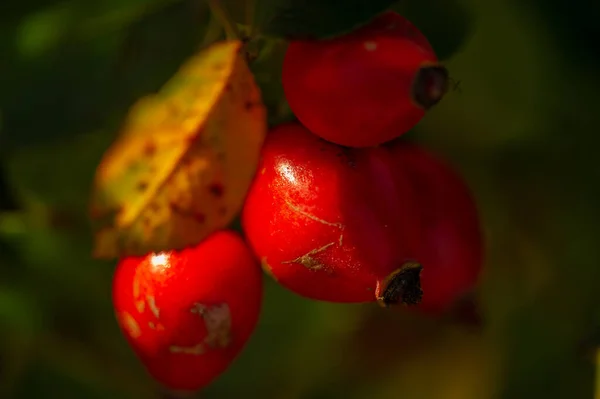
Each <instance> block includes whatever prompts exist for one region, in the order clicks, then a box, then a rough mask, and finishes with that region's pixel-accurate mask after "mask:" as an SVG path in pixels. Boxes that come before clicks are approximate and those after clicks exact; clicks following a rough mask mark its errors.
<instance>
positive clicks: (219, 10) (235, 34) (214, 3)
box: [207, 0, 242, 40]
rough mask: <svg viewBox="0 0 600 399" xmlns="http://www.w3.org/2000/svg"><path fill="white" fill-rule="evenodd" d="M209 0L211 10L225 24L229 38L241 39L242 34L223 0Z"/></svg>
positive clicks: (224, 27)
mask: <svg viewBox="0 0 600 399" xmlns="http://www.w3.org/2000/svg"><path fill="white" fill-rule="evenodd" d="M207 2H208V6H209V7H210V11H211V12H212V14H213V15H214V16H215V18H217V19H218V20H219V22H220V23H221V25H222V26H223V29H224V30H225V34H226V35H227V38H228V39H231V40H241V39H242V35H241V34H240V31H239V30H238V28H237V25H236V23H235V22H234V21H233V20H232V19H231V16H230V15H229V13H228V12H227V10H226V9H225V7H223V5H222V4H221V2H220V1H219V0H207Z"/></svg>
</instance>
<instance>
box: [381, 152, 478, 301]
mask: <svg viewBox="0 0 600 399" xmlns="http://www.w3.org/2000/svg"><path fill="white" fill-rule="evenodd" d="M390 150H391V151H392V153H393V154H394V160H395V161H396V163H397V170H398V173H403V174H406V176H408V178H409V179H410V180H411V182H412V185H413V187H414V188H415V191H416V195H417V197H418V199H419V205H420V208H419V209H420V211H421V212H420V213H421V225H422V226H423V228H422V230H421V232H422V250H421V251H420V254H419V261H420V262H421V263H422V265H423V272H422V273H421V286H422V288H423V292H424V294H423V300H422V302H421V304H420V305H419V307H418V308H419V309H422V310H425V311H428V312H435V313H438V312H441V311H444V310H447V309H448V308H449V307H451V306H452V305H453V304H455V302H456V300H457V299H459V298H460V297H461V296H462V295H463V294H466V293H467V292H468V291H470V290H471V289H472V288H473V287H474V286H475V284H476V283H477V279H478V276H479V273H480V271H481V268H482V264H483V243H482V241H483V240H482V234H481V229H480V221H479V216H478V212H477V207H476V204H475V202H474V199H473V197H472V196H471V193H470V191H469V188H468V187H467V185H466V183H465V182H464V181H463V179H462V178H461V177H460V176H459V175H458V174H456V172H455V171H454V170H452V168H451V167H450V166H449V165H447V164H446V163H445V162H444V161H442V160H441V159H439V158H438V157H437V156H435V155H433V154H432V153H430V152H428V151H426V150H425V149H423V148H421V147H418V146H416V145H409V144H406V143H400V142H398V143H394V144H393V145H392V146H390Z"/></svg>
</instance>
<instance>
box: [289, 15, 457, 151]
mask: <svg viewBox="0 0 600 399" xmlns="http://www.w3.org/2000/svg"><path fill="white" fill-rule="evenodd" d="M282 83H283V88H284V92H285V96H286V99H287V101H288V103H289V106H290V108H291V110H292V111H293V112H294V114H295V115H296V117H297V118H298V119H299V120H300V122H302V124H303V125H304V126H306V127H307V128H308V129H309V130H310V131H311V132H313V133H314V134H316V135H318V136H320V137H322V138H324V139H325V140H328V141H331V142H333V143H336V144H340V145H343V146H349V147H369V146H376V145H379V144H381V143H384V142H387V141H390V140H392V139H394V138H396V137H398V136H400V135H402V134H404V133H406V132H407V131H408V130H410V129H411V128H412V127H413V126H414V125H416V124H417V123H418V122H419V121H420V120H421V118H422V117H423V116H424V115H425V111H426V110H427V109H429V108H430V107H432V106H433V105H435V104H437V103H438V102H439V101H440V100H441V98H442V97H443V96H444V94H445V93H446V91H447V88H448V72H447V70H446V68H444V67H443V66H442V65H440V64H439V63H438V59H437V57H436V55H435V53H434V51H433V49H432V48H431V46H430V44H429V42H428V41H427V39H426V38H425V37H424V36H423V34H422V33H421V32H420V31H419V30H418V29H417V28H416V27H415V26H414V25H412V24H411V23H410V22H409V21H408V20H406V18H404V17H402V16H401V15H399V14H397V13H394V12H391V11H390V12H386V13H384V14H382V15H380V16H378V17H376V18H374V19H373V20H372V21H371V22H369V23H368V24H367V25H365V26H363V27H361V28H359V29H357V30H355V31H353V32H351V33H348V34H346V35H342V36H338V37H335V38H332V39H327V40H296V41H292V42H290V45H289V47H288V49H287V51H286V54H285V59H284V63H283V70H282Z"/></svg>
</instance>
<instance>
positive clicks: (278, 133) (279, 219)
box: [242, 124, 421, 305]
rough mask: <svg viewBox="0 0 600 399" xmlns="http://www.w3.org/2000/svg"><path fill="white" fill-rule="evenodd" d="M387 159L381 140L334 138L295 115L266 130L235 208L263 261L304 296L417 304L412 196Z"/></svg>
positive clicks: (416, 232)
mask: <svg viewBox="0 0 600 399" xmlns="http://www.w3.org/2000/svg"><path fill="white" fill-rule="evenodd" d="M393 168H394V161H393V159H392V154H391V153H390V152H389V150H388V149H386V148H383V147H374V148H365V149H352V148H347V147H341V146H338V145H335V144H332V143H329V142H326V141H324V140H322V139H319V138H318V137H317V136H315V135H313V134H311V133H310V132H309V131H308V130H307V129H306V128H304V127H303V126H302V125H300V124H285V125H281V126H278V127H276V128H275V129H273V130H272V131H271V132H270V133H269V135H268V136H267V139H266V142H265V144H264V147H263V150H262V158H261V162H260V164H259V167H258V169H257V170H258V173H257V175H256V177H255V180H254V182H253V184H252V186H251V188H250V190H249V192H248V195H247V197H246V202H245V205H244V209H243V211H242V223H243V227H244V230H245V232H246V236H247V238H248V242H249V243H250V245H251V246H252V248H253V249H254V252H255V253H256V254H257V255H258V257H259V258H260V259H261V260H262V262H263V267H264V268H265V270H266V271H267V272H268V273H269V274H271V275H272V276H273V277H274V278H275V279H276V280H277V281H278V282H279V283H280V284H281V285H283V286H284V287H286V288H288V289H289V290H291V291H293V292H295V293H296V294H299V295H301V296H304V297H307V298H311V299H316V300H322V301H330V302H370V301H375V300H378V301H379V302H380V303H381V304H383V305H390V304H395V303H406V304H415V303H418V302H419V300H420V297H421V289H420V286H419V274H420V271H421V266H420V265H419V264H418V263H417V262H416V259H414V255H415V253H416V252H417V250H418V248H419V244H420V219H419V216H420V215H419V213H418V212H417V211H416V208H417V206H418V204H417V203H416V202H415V197H414V194H413V192H412V188H411V185H410V183H409V182H408V180H406V178H405V177H404V175H403V174H402V173H396V172H395V171H394V173H393Z"/></svg>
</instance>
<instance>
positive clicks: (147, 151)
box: [143, 141, 156, 157]
mask: <svg viewBox="0 0 600 399" xmlns="http://www.w3.org/2000/svg"><path fill="white" fill-rule="evenodd" d="M143 153H144V156H146V157H151V156H153V155H154V154H155V153H156V144H154V142H152V141H147V142H146V144H145V145H144V151H143Z"/></svg>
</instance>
